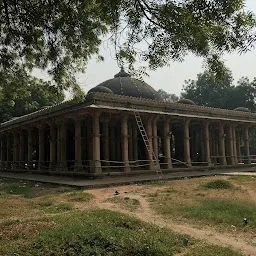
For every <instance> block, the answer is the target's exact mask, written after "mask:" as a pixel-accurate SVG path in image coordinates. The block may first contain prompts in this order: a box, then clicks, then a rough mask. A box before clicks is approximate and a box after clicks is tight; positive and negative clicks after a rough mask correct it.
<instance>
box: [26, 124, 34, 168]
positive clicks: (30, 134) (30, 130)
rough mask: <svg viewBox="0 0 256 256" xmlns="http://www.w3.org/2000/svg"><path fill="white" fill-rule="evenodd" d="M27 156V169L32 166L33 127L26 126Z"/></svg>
mask: <svg viewBox="0 0 256 256" xmlns="http://www.w3.org/2000/svg"><path fill="white" fill-rule="evenodd" d="M27 131H28V158H27V165H28V169H32V167H33V128H28V130H27Z"/></svg>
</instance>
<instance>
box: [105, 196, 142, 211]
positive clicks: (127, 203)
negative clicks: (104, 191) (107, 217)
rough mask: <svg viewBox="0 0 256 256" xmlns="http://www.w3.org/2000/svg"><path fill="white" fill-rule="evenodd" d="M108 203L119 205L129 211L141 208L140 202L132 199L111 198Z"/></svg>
mask: <svg viewBox="0 0 256 256" xmlns="http://www.w3.org/2000/svg"><path fill="white" fill-rule="evenodd" d="M106 202H109V203H114V204H119V205H120V206H121V207H122V208H124V209H128V210H135V209H137V208H138V207H139V206H140V201H139V200H138V199H135V198H130V197H111V198H108V199H107V200H106Z"/></svg>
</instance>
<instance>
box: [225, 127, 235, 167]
mask: <svg viewBox="0 0 256 256" xmlns="http://www.w3.org/2000/svg"><path fill="white" fill-rule="evenodd" d="M227 136H228V154H229V164H230V165H234V163H235V162H234V147H233V130H232V125H231V124H230V125H229V126H228V134H227Z"/></svg>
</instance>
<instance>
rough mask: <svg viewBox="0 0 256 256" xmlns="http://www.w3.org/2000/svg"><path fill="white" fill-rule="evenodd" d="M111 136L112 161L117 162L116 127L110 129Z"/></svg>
mask: <svg viewBox="0 0 256 256" xmlns="http://www.w3.org/2000/svg"><path fill="white" fill-rule="evenodd" d="M109 128H110V129H109V135H110V139H111V141H110V159H111V160H112V161H113V160H116V135H115V127H114V126H110V127H109Z"/></svg>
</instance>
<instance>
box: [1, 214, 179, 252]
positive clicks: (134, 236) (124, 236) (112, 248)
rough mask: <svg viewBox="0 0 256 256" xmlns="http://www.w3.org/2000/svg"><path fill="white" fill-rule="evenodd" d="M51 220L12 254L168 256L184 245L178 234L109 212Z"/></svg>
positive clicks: (59, 217) (62, 216) (74, 215)
mask: <svg viewBox="0 0 256 256" xmlns="http://www.w3.org/2000/svg"><path fill="white" fill-rule="evenodd" d="M51 220H52V221H54V222H56V225H55V228H51V229H44V230H41V232H40V234H39V235H38V236H37V238H36V239H35V240H33V241H31V243H30V244H29V245H25V246H21V247H19V249H18V251H16V253H17V254H19V255H27V256H32V255H37V256H50V255H54V256H59V255H117V256H118V255H122V256H133V255H138V256H143V255H145V256H146V255H147V256H166V255H167V256H168V255H174V254H175V253H178V252H181V251H182V250H183V248H184V246H183V236H182V235H179V234H176V233H173V232H171V231H170V230H167V229H162V228H158V227H155V226H153V225H150V224H146V223H144V222H141V221H139V220H138V219H135V218H131V217H128V216H125V215H122V214H119V213H116V212H112V211H104V210H95V211H90V212H79V213H73V214H72V215H68V216H64V215H61V216H58V217H54V218H51ZM0 252H1V245H0ZM3 255H4V254H3Z"/></svg>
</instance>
